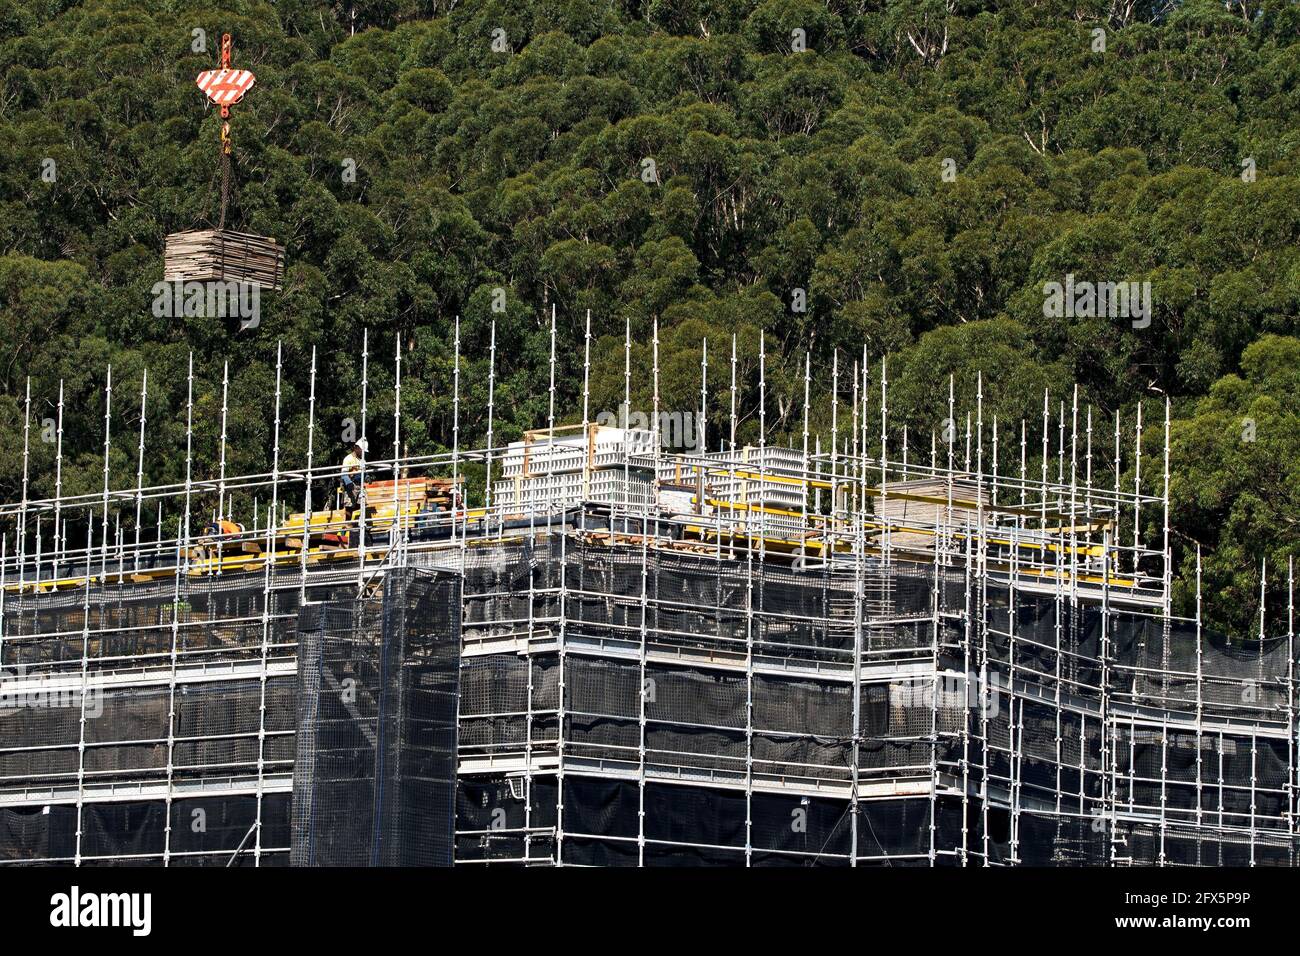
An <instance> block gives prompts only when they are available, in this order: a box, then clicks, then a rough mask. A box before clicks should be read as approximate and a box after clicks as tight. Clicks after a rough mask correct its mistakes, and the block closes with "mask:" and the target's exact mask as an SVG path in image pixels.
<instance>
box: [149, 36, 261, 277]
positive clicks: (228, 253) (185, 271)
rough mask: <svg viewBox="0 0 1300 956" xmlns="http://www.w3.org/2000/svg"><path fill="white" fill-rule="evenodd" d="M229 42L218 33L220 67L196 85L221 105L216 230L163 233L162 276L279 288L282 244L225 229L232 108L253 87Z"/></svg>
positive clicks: (247, 73)
mask: <svg viewBox="0 0 1300 956" xmlns="http://www.w3.org/2000/svg"><path fill="white" fill-rule="evenodd" d="M232 49H233V43H232V41H231V39H230V34H229V33H227V34H224V35H223V36H222V38H221V68H220V69H218V70H205V71H204V72H202V73H200V74H199V76H198V80H197V81H196V82H197V85H198V88H199V89H200V90H202V91H203V93H204V95H205V96H207V98H208V99H209V100H211V101H212V103H213V104H215V105H216V106H218V107H220V109H221V120H222V122H221V206H220V215H219V217H218V220H217V228H215V229H191V230H187V231H185V232H174V233H172V234H171V235H169V236H168V237H167V240H166V247H165V250H164V252H163V279H164V280H165V281H167V282H208V281H217V282H238V283H242V284H245V285H252V286H257V287H260V288H263V289H271V290H278V289H280V288H282V287H283V285H284V246H282V245H280V244H279V243H277V242H276V241H275V240H274V239H272V238H270V237H267V236H258V235H255V234H253V233H247V232H236V231H234V230H232V229H227V228H226V209H227V207H228V205H229V203H230V176H231V159H230V157H231V152H232V149H233V140H232V138H231V135H230V108H231V107H232V106H234V105H235V104H236V103H238V102H239V101H240V100H241V99H243V97H244V94H245V93H247V92H248V91H249V90H250V89H252V88H253V83H254V82H255V77H254V76H253V74H252V72H251V71H249V70H236V69H233V68H231V66H230V55H231V51H232Z"/></svg>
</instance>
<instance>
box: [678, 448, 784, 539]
mask: <svg viewBox="0 0 1300 956" xmlns="http://www.w3.org/2000/svg"><path fill="white" fill-rule="evenodd" d="M806 468H807V461H806V459H805V458H804V454H803V452H802V451H799V450H797V449H794V448H781V447H777V446H768V447H764V448H758V447H752V446H745V447H742V448H737V449H735V450H734V451H718V452H709V453H707V454H704V455H692V456H689V457H683V458H680V459H676V458H673V459H666V460H664V461H661V462H660V465H659V479H660V481H668V482H681V483H684V484H687V485H696V484H697V483H698V482H699V481H700V472H701V471H703V473H704V474H703V484H704V486H705V489H706V494H707V497H708V499H709V500H710V501H712V502H715V503H716V504H717V505H718V507H719V508H720V509H721V511H722V514H723V516H724V523H728V522H729V523H732V524H735V525H737V526H745V525H757V524H758V516H759V512H758V510H757V509H760V508H761V509H763V512H762V515H763V519H762V524H763V527H764V528H765V529H766V530H767V531H769V532H772V533H776V534H781V533H784V532H791V533H799V532H801V531H802V530H803V528H804V526H805V525H804V518H803V514H804V509H805V507H806V505H805V491H806V488H807V485H806V482H805V477H806Z"/></svg>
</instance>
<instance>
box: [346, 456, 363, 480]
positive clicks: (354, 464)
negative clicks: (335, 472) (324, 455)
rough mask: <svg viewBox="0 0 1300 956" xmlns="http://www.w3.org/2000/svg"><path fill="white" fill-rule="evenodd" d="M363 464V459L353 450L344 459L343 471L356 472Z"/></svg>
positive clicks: (351, 473)
mask: <svg viewBox="0 0 1300 956" xmlns="http://www.w3.org/2000/svg"><path fill="white" fill-rule="evenodd" d="M362 464H364V462H363V461H362V459H360V458H358V457H357V456H356V455H354V454H353V453H352V452H348V454H347V457H346V458H344V459H343V473H344V474H346V475H353V474H356V473H357V472H358V471H360V470H361V466H362Z"/></svg>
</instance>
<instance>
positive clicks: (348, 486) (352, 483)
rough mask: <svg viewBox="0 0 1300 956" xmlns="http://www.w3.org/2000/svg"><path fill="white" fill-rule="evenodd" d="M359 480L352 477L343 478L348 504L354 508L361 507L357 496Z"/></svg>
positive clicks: (345, 476)
mask: <svg viewBox="0 0 1300 956" xmlns="http://www.w3.org/2000/svg"><path fill="white" fill-rule="evenodd" d="M357 484H358V483H357V480H356V479H355V478H353V477H352V476H351V475H344V476H343V493H344V494H345V495H347V496H348V502H349V503H350V504H351V505H352V507H354V508H360V507H361V501H360V499H359V498H358V496H357Z"/></svg>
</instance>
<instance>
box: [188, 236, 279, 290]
mask: <svg viewBox="0 0 1300 956" xmlns="http://www.w3.org/2000/svg"><path fill="white" fill-rule="evenodd" d="M163 279H164V280H165V281H167V282H207V281H212V280H215V281H226V282H243V283H248V284H250V285H256V286H260V287H262V288H263V289H279V288H280V287H281V286H282V285H283V283H284V246H281V245H279V244H278V243H277V242H276V241H275V240H274V239H268V238H266V237H265V236H255V235H253V234H252V233H248V232H233V231H231V230H229V229H191V230H190V231H188V232H174V233H172V234H171V235H170V236H168V237H167V248H166V251H165V252H164V254H163Z"/></svg>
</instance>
